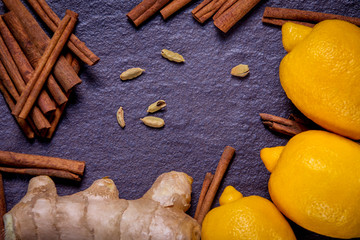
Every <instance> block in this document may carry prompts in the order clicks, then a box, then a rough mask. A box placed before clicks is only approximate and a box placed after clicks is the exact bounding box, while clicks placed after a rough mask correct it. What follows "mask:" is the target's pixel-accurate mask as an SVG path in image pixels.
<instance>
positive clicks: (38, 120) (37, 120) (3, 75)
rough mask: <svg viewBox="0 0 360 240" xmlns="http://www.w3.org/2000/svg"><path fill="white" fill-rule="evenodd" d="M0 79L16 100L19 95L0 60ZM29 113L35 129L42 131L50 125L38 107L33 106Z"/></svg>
mask: <svg viewBox="0 0 360 240" xmlns="http://www.w3.org/2000/svg"><path fill="white" fill-rule="evenodd" d="M0 80H1V82H2V84H3V86H4V87H5V88H6V89H7V91H8V92H9V94H10V95H11V96H12V98H13V99H14V100H15V101H17V100H18V99H19V98H20V96H19V94H18V92H17V90H16V88H15V86H14V84H13V82H12V80H11V79H10V77H9V75H8V73H7V71H6V69H5V67H4V65H3V64H2V62H1V61H0ZM14 108H15V106H14V107H13V109H14ZM30 114H31V115H30V118H31V119H32V121H33V123H34V125H35V127H36V129H38V131H43V130H46V129H49V128H50V127H51V125H50V123H49V121H48V120H47V119H46V118H45V116H44V115H43V114H42V112H41V111H40V109H39V108H38V107H36V106H35V107H34V108H33V110H32V111H31V113H30ZM33 130H35V129H33Z"/></svg>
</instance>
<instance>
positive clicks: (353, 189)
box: [260, 130, 360, 238]
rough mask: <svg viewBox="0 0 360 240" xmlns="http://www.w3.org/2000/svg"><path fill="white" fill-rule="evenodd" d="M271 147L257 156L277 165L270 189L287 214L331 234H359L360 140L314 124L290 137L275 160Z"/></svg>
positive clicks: (313, 228) (296, 221)
mask: <svg viewBox="0 0 360 240" xmlns="http://www.w3.org/2000/svg"><path fill="white" fill-rule="evenodd" d="M271 150H272V148H267V149H263V150H261V152H262V153H261V154H260V156H261V159H262V160H263V162H264V163H265V165H269V164H268V163H267V162H268V161H270V163H271V164H270V166H274V165H275V167H273V168H272V170H271V172H272V173H271V175H270V180H269V193H270V196H271V199H272V201H273V202H274V204H275V205H276V206H277V207H278V209H279V210H280V211H281V212H282V213H283V214H284V215H285V216H286V217H288V218H289V219H291V220H292V221H294V222H295V223H297V224H298V225H300V226H302V227H304V228H306V229H308V230H311V231H313V232H316V233H318V234H322V235H326V236H329V237H334V238H356V237H360V211H359V209H360V145H359V144H357V143H356V142H353V141H351V140H349V139H347V138H344V137H342V136H339V135H336V134H334V133H329V132H326V131H316V130H312V131H306V132H303V133H300V134H298V135H296V136H294V137H293V138H291V139H290V141H289V142H288V143H287V144H286V146H285V147H284V148H283V150H282V152H281V154H280V155H279V158H278V159H277V161H274V157H273V156H274V154H271ZM274 151H275V152H278V149H274ZM276 154H277V153H276ZM276 154H275V155H276Z"/></svg>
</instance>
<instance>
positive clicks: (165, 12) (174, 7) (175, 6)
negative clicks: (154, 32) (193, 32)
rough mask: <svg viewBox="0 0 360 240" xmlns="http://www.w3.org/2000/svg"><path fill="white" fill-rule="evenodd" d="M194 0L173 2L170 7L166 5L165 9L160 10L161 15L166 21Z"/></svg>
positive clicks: (176, 0) (174, 0)
mask: <svg viewBox="0 0 360 240" xmlns="http://www.w3.org/2000/svg"><path fill="white" fill-rule="evenodd" d="M191 1H192V0H173V1H171V2H170V3H169V4H168V5H166V6H165V7H164V8H163V9H161V10H160V14H161V16H162V17H163V19H164V20H166V19H167V18H168V17H170V16H171V15H173V14H174V13H175V12H177V11H179V10H180V9H181V8H183V7H184V6H185V5H186V4H188V3H189V2H191Z"/></svg>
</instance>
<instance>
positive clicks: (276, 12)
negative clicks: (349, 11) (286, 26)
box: [263, 7, 360, 26]
mask: <svg viewBox="0 0 360 240" xmlns="http://www.w3.org/2000/svg"><path fill="white" fill-rule="evenodd" d="M263 18H270V19H272V18H276V19H283V20H295V21H301V22H310V23H318V22H321V21H324V20H328V19H339V20H344V21H348V22H350V23H353V24H355V25H358V26H360V18H357V17H347V16H342V15H336V14H330V13H321V12H312V11H304V10H298V9H290V8H275V7H266V8H265V11H264V14H263Z"/></svg>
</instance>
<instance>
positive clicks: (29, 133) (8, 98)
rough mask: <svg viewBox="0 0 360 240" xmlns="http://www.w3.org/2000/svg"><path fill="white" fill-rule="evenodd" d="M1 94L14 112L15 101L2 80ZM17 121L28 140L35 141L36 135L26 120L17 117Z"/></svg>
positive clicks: (0, 85)
mask: <svg viewBox="0 0 360 240" xmlns="http://www.w3.org/2000/svg"><path fill="white" fill-rule="evenodd" d="M0 78H1V76H0ZM0 92H1V93H2V95H3V97H4V99H5V102H6V103H7V105H8V106H9V108H10V110H13V109H14V107H15V103H14V101H13V99H12V98H11V96H10V94H9V93H8V91H7V90H6V89H5V87H4V85H3V84H2V81H1V80H0ZM15 119H16V121H17V123H18V124H19V126H20V128H21V130H22V131H23V133H24V134H25V136H26V137H27V138H28V139H33V138H34V137H35V133H34V131H33V130H32V128H31V126H30V125H29V124H28V123H27V121H26V120H24V119H21V118H16V117H15Z"/></svg>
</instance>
